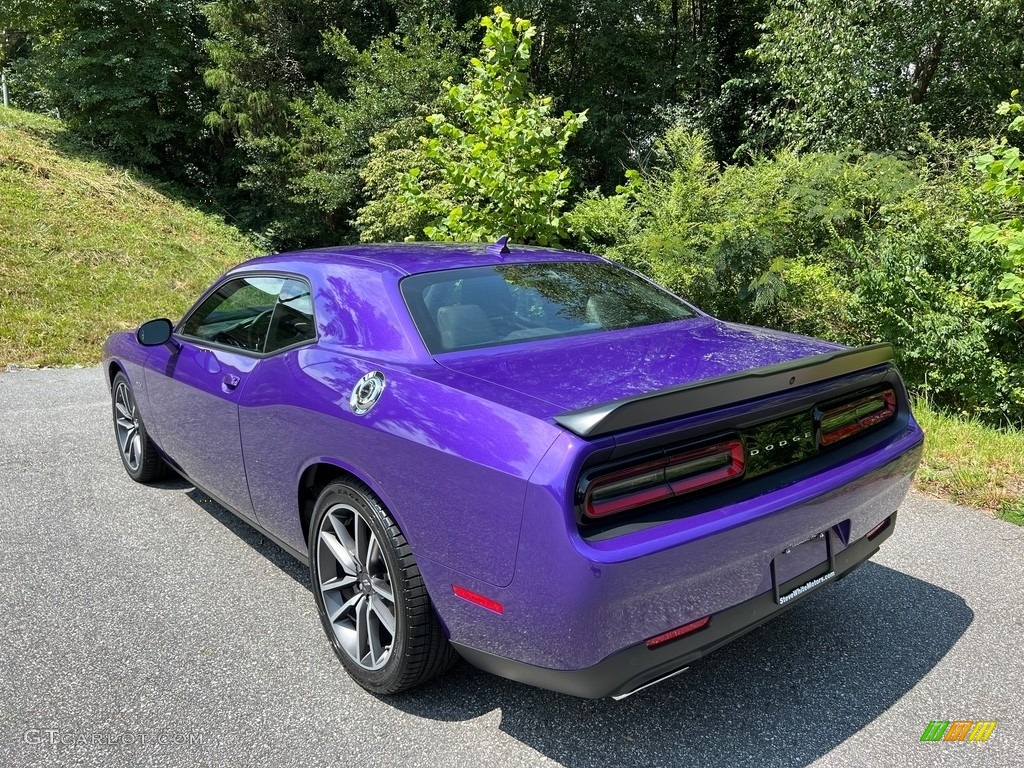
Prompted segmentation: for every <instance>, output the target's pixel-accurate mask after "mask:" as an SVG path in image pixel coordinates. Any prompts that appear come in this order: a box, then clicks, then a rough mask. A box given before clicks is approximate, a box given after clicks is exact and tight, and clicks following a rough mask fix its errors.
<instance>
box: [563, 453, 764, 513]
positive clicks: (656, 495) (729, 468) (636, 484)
mask: <svg viewBox="0 0 1024 768" xmlns="http://www.w3.org/2000/svg"><path fill="white" fill-rule="evenodd" d="M744 465H745V454H744V451H743V443H742V442H740V440H739V439H738V438H733V439H731V440H727V441H724V442H721V443H717V444H715V445H711V446H707V447H705V448H698V449H697V450H693V451H687V452H685V453H678V454H674V455H668V456H662V457H661V458H659V459H655V460H654V461H647V462H644V463H643V464H638V465H636V466H633V467H627V468H626V469H620V470H615V471H613V472H609V473H608V474H606V475H599V476H597V477H596V478H594V479H593V480H592V481H591V482H590V483H589V484H588V485H587V488H586V491H585V492H584V496H583V511H584V514H585V515H586V516H587V517H590V518H599V517H606V516H608V515H614V514H616V513H618V512H623V511H625V510H627V509H634V508H636V507H642V506H646V505H648V504H653V503H655V502H658V501H664V500H665V499H671V498H673V497H675V496H681V495H684V494H687V493H693V492H694V491H698V490H701V489H702V488H707V487H708V486H711V485H716V484H718V483H722V482H725V481H726V480H730V479H731V478H734V477H737V476H739V475H742V474H743V467H744Z"/></svg>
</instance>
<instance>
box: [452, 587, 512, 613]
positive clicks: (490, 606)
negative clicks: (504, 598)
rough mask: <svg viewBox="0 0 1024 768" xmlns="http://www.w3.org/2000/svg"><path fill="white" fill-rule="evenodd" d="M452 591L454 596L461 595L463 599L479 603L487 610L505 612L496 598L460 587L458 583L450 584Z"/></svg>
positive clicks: (475, 603)
mask: <svg viewBox="0 0 1024 768" xmlns="http://www.w3.org/2000/svg"><path fill="white" fill-rule="evenodd" d="M452 592H454V593H455V596H456V597H461V598H462V599H463V600H468V601H469V602H471V603H473V604H474V605H479V606H480V607H481V608H486V609H487V610H488V611H494V612H495V613H497V614H502V613H504V612H505V606H504V605H502V604H501V603H499V602H498V601H497V600H491V598H489V597H485V596H484V595H481V594H480V593H479V592H474V591H473V590H471V589H466V588H465V587H460V586H459V585H458V584H452Z"/></svg>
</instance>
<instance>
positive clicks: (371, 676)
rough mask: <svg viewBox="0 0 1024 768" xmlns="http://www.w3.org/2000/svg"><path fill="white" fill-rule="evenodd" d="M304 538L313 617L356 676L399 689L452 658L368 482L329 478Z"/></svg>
mask: <svg viewBox="0 0 1024 768" xmlns="http://www.w3.org/2000/svg"><path fill="white" fill-rule="evenodd" d="M309 538H310V541H309V555H310V556H309V570H310V579H311V581H312V583H313V594H314V597H315V599H316V606H317V609H318V610H319V613H320V621H321V622H322V623H323V627H324V631H325V632H326V633H327V637H328V639H329V640H330V643H331V647H332V648H333V649H334V652H335V654H336V655H337V656H338V658H339V659H340V660H341V663H342V664H343V665H344V667H345V669H346V670H347V671H348V673H349V674H350V675H351V676H352V677H353V679H355V681H356V682H357V683H359V684H360V685H361V686H363V687H364V688H366V689H367V690H368V691H370V692H371V693H376V694H389V693H399V692H401V691H407V690H409V689H410V688H414V687H416V686H417V685H420V684H422V683H425V682H426V681H427V680H430V679H431V678H432V677H435V676H437V675H439V674H441V673H442V672H444V671H445V670H447V669H448V668H449V667H450V666H451V665H452V664H453V663H454V661H455V660H456V658H457V656H456V654H455V652H454V650H453V649H452V648H451V646H450V645H449V644H448V640H447V639H446V638H445V636H444V632H443V631H442V629H441V625H440V622H439V621H438V618H437V615H436V614H435V613H434V607H433V605H432V604H431V602H430V598H429V597H428V595H427V590H426V587H425V586H424V585H423V578H422V577H421V576H420V571H419V568H418V566H417V565H416V560H415V559H414V558H413V555H412V551H411V550H410V548H409V544H408V542H407V541H406V540H405V536H404V535H403V534H402V532H401V531H400V530H399V528H398V526H397V525H396V524H395V521H394V520H393V519H392V518H391V515H390V514H389V513H388V511H387V510H386V509H384V507H383V506H382V505H381V504H380V502H379V501H378V500H377V498H376V496H374V494H373V493H372V492H371V491H370V489H369V488H367V487H366V486H365V485H363V484H362V483H359V482H356V481H351V480H348V481H338V482H335V483H332V484H330V485H328V486H327V487H326V488H325V489H324V490H323V493H321V494H320V498H319V499H318V500H317V503H316V508H315V510H314V513H313V522H312V525H311V526H310V536H309Z"/></svg>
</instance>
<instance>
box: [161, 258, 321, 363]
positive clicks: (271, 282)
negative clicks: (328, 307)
mask: <svg viewBox="0 0 1024 768" xmlns="http://www.w3.org/2000/svg"><path fill="white" fill-rule="evenodd" d="M181 334H182V335H183V336H188V337H191V338H194V339H199V340H201V341H206V342H210V343H213V344H222V345H224V346H229V347H238V348H239V349H243V350H245V351H247V352H256V353H265V352H275V351H277V350H279V349H283V348H284V347H290V346H291V345H293V344H298V343H300V342H303V341H309V340H311V339H315V338H316V325H315V324H314V322H313V302H312V299H311V297H310V291H309V286H308V285H306V283H304V282H303V281H301V280H295V279H292V278H286V277H263V276H261V277H239V278H235V279H234V280H229V281H227V282H226V283H224V284H223V285H222V286H221V287H220V288H218V289H217V290H216V291H215V292H214V293H212V294H211V295H210V296H209V297H207V299H206V301H204V302H203V303H202V304H200V305H199V306H198V307H197V308H196V310H195V312H193V313H192V314H191V315H190V316H189V317H188V319H187V320H186V321H185V324H184V325H183V326H182V328H181Z"/></svg>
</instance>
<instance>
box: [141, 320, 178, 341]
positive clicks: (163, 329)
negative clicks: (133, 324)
mask: <svg viewBox="0 0 1024 768" xmlns="http://www.w3.org/2000/svg"><path fill="white" fill-rule="evenodd" d="M173 330H174V326H173V325H171V321H170V320H168V319H167V318H166V317H161V318H159V319H157V320H150V321H149V322H146V323H143V324H142V325H140V326H139V330H137V331H136V332H135V338H136V339H138V342H139V344H141V345H142V346H144V347H159V346H160V345H161V344H166V343H167V342H168V341H170V338H171V331H173Z"/></svg>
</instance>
